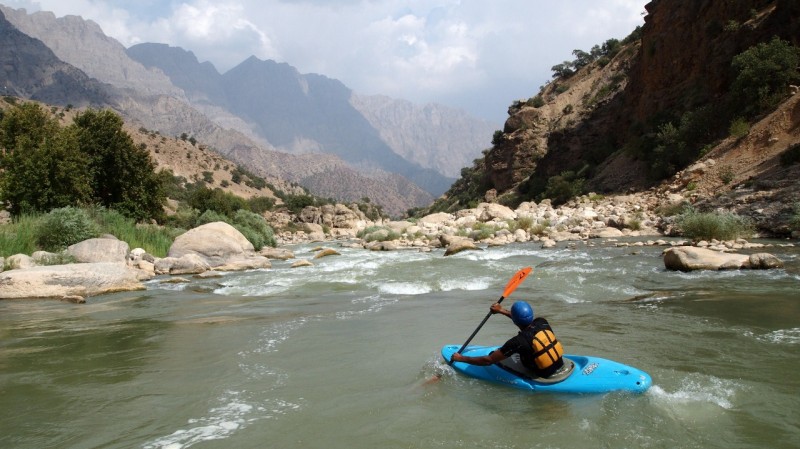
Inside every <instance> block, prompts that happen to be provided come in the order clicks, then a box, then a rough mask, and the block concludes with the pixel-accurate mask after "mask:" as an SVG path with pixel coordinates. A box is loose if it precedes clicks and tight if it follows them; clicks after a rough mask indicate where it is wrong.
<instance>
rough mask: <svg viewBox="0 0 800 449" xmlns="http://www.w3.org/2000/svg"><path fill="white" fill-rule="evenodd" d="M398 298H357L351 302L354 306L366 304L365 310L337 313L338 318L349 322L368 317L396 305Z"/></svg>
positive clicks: (374, 296)
mask: <svg viewBox="0 0 800 449" xmlns="http://www.w3.org/2000/svg"><path fill="white" fill-rule="evenodd" d="M397 301H398V300H397V299H396V298H384V297H382V296H381V295H373V296H368V297H366V298H356V299H353V300H352V301H351V303H352V304H355V305H362V304H365V305H366V306H367V307H366V308H365V309H356V310H347V311H344V312H336V318H337V319H339V320H347V319H350V318H353V317H357V316H362V315H366V314H368V313H375V312H379V311H380V310H381V309H383V308H384V307H385V306H387V305H389V304H393V303H396V302H397Z"/></svg>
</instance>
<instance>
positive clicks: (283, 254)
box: [258, 246, 294, 260]
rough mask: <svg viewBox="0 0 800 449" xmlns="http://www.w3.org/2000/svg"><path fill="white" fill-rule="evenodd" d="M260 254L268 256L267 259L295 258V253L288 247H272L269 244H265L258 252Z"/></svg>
mask: <svg viewBox="0 0 800 449" xmlns="http://www.w3.org/2000/svg"><path fill="white" fill-rule="evenodd" d="M258 254H259V255H262V256H264V257H266V258H267V259H277V260H289V259H294V253H293V252H291V251H289V250H288V249H286V248H272V247H269V246H265V247H264V248H262V249H261V251H259V252H258Z"/></svg>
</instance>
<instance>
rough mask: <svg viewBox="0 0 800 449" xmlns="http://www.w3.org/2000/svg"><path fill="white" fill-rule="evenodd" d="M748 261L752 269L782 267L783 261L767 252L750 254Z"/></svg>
mask: <svg viewBox="0 0 800 449" xmlns="http://www.w3.org/2000/svg"><path fill="white" fill-rule="evenodd" d="M749 262H750V268H753V269H763V270H769V269H772V268H783V261H782V260H780V259H778V258H777V257H775V256H773V255H772V254H769V253H756V254H751V255H750V260H749Z"/></svg>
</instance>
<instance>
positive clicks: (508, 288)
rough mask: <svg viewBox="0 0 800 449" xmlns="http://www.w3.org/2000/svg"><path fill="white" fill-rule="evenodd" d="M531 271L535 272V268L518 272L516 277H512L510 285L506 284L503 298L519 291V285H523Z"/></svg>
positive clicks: (527, 268) (526, 268)
mask: <svg viewBox="0 0 800 449" xmlns="http://www.w3.org/2000/svg"><path fill="white" fill-rule="evenodd" d="M531 271H533V268H531V267H525V268H523V269H521V270H519V271H517V273H516V274H515V275H514V277H512V278H511V280H509V281H508V284H506V289H505V290H503V298H505V297H507V296H508V295H510V294H511V293H513V292H514V290H516V289H517V287H518V286H519V284H521V283H522V281H524V280H525V278H526V277H528V275H529V274H531Z"/></svg>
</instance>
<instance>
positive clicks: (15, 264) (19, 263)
mask: <svg viewBox="0 0 800 449" xmlns="http://www.w3.org/2000/svg"><path fill="white" fill-rule="evenodd" d="M5 265H6V266H7V267H8V269H9V270H24V269H27V268H33V267H35V266H36V261H35V260H34V259H33V257H31V256H29V255H27V254H14V255H13V256H8V258H7V259H6V263H5Z"/></svg>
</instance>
